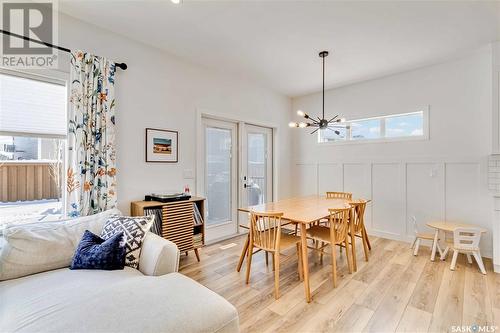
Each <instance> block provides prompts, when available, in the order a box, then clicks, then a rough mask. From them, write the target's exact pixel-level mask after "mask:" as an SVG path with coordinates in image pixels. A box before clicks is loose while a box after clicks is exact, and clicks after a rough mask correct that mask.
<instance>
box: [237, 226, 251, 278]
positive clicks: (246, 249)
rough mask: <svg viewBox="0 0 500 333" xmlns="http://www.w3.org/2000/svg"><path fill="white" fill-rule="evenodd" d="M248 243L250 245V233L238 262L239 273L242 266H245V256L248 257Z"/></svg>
mask: <svg viewBox="0 0 500 333" xmlns="http://www.w3.org/2000/svg"><path fill="white" fill-rule="evenodd" d="M248 243H250V233H249V234H248V235H247V238H246V239H245V244H244V245H243V249H242V250H241V254H240V261H238V267H237V268H236V271H237V272H239V271H240V270H241V265H243V260H244V259H245V256H246V255H247V252H248Z"/></svg>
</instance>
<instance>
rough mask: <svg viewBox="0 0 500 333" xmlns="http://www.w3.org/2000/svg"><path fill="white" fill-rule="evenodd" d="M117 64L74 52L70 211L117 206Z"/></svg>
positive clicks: (90, 211) (74, 213)
mask: <svg viewBox="0 0 500 333" xmlns="http://www.w3.org/2000/svg"><path fill="white" fill-rule="evenodd" d="M114 78H115V64H114V63H113V62H111V61H109V60H107V59H105V58H102V57H98V56H94V55H92V54H88V53H85V52H82V51H75V52H73V53H72V58H71V69H70V85H71V86H70V89H71V91H70V100H69V117H68V120H69V130H68V170H67V179H66V212H67V215H68V216H69V217H77V216H84V215H92V214H95V213H98V212H101V211H105V210H107V209H110V208H113V207H115V206H116V190H115V188H116V151H115V96H114V84H115V81H114V80H115V79H114Z"/></svg>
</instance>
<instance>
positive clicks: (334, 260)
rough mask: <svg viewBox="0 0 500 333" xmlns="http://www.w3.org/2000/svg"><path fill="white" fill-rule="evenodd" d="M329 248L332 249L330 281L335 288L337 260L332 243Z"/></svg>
mask: <svg viewBox="0 0 500 333" xmlns="http://www.w3.org/2000/svg"><path fill="white" fill-rule="evenodd" d="M330 247H331V248H332V280H333V288H336V287H337V258H336V253H335V247H336V245H335V244H334V243H330Z"/></svg>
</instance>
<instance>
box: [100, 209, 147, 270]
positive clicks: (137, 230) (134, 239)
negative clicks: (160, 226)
mask: <svg viewBox="0 0 500 333" xmlns="http://www.w3.org/2000/svg"><path fill="white" fill-rule="evenodd" d="M154 218H155V217H154V215H148V216H118V215H117V216H111V217H109V219H108V221H106V224H104V227H103V228H102V232H101V237H102V238H103V239H108V238H110V237H113V236H114V235H116V234H117V233H123V234H124V235H125V247H126V251H125V252H126V254H125V265H127V266H130V267H132V268H137V267H139V257H140V254H141V246H142V242H143V241H144V237H146V234H147V233H148V232H149V229H151V226H152V225H153V221H154Z"/></svg>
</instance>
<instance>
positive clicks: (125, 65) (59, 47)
mask: <svg viewBox="0 0 500 333" xmlns="http://www.w3.org/2000/svg"><path fill="white" fill-rule="evenodd" d="M0 32H1V33H2V34H4V35H9V36H12V37H17V38H21V39H24V40H27V41H30V42H33V43H37V44H41V45H45V46H48V47H51V48H53V49H58V50H60V51H64V52H68V53H71V50H70V49H67V48H65V47H62V46H57V45H53V44H50V43H47V42H42V41H40V40H36V39H33V38H29V37H26V36H23V35H18V34H15V33H13V32H10V31H7V30H1V29H0ZM115 66H116V67H118V68H120V69H123V70H126V69H127V64H126V63H123V62H122V63H115Z"/></svg>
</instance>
